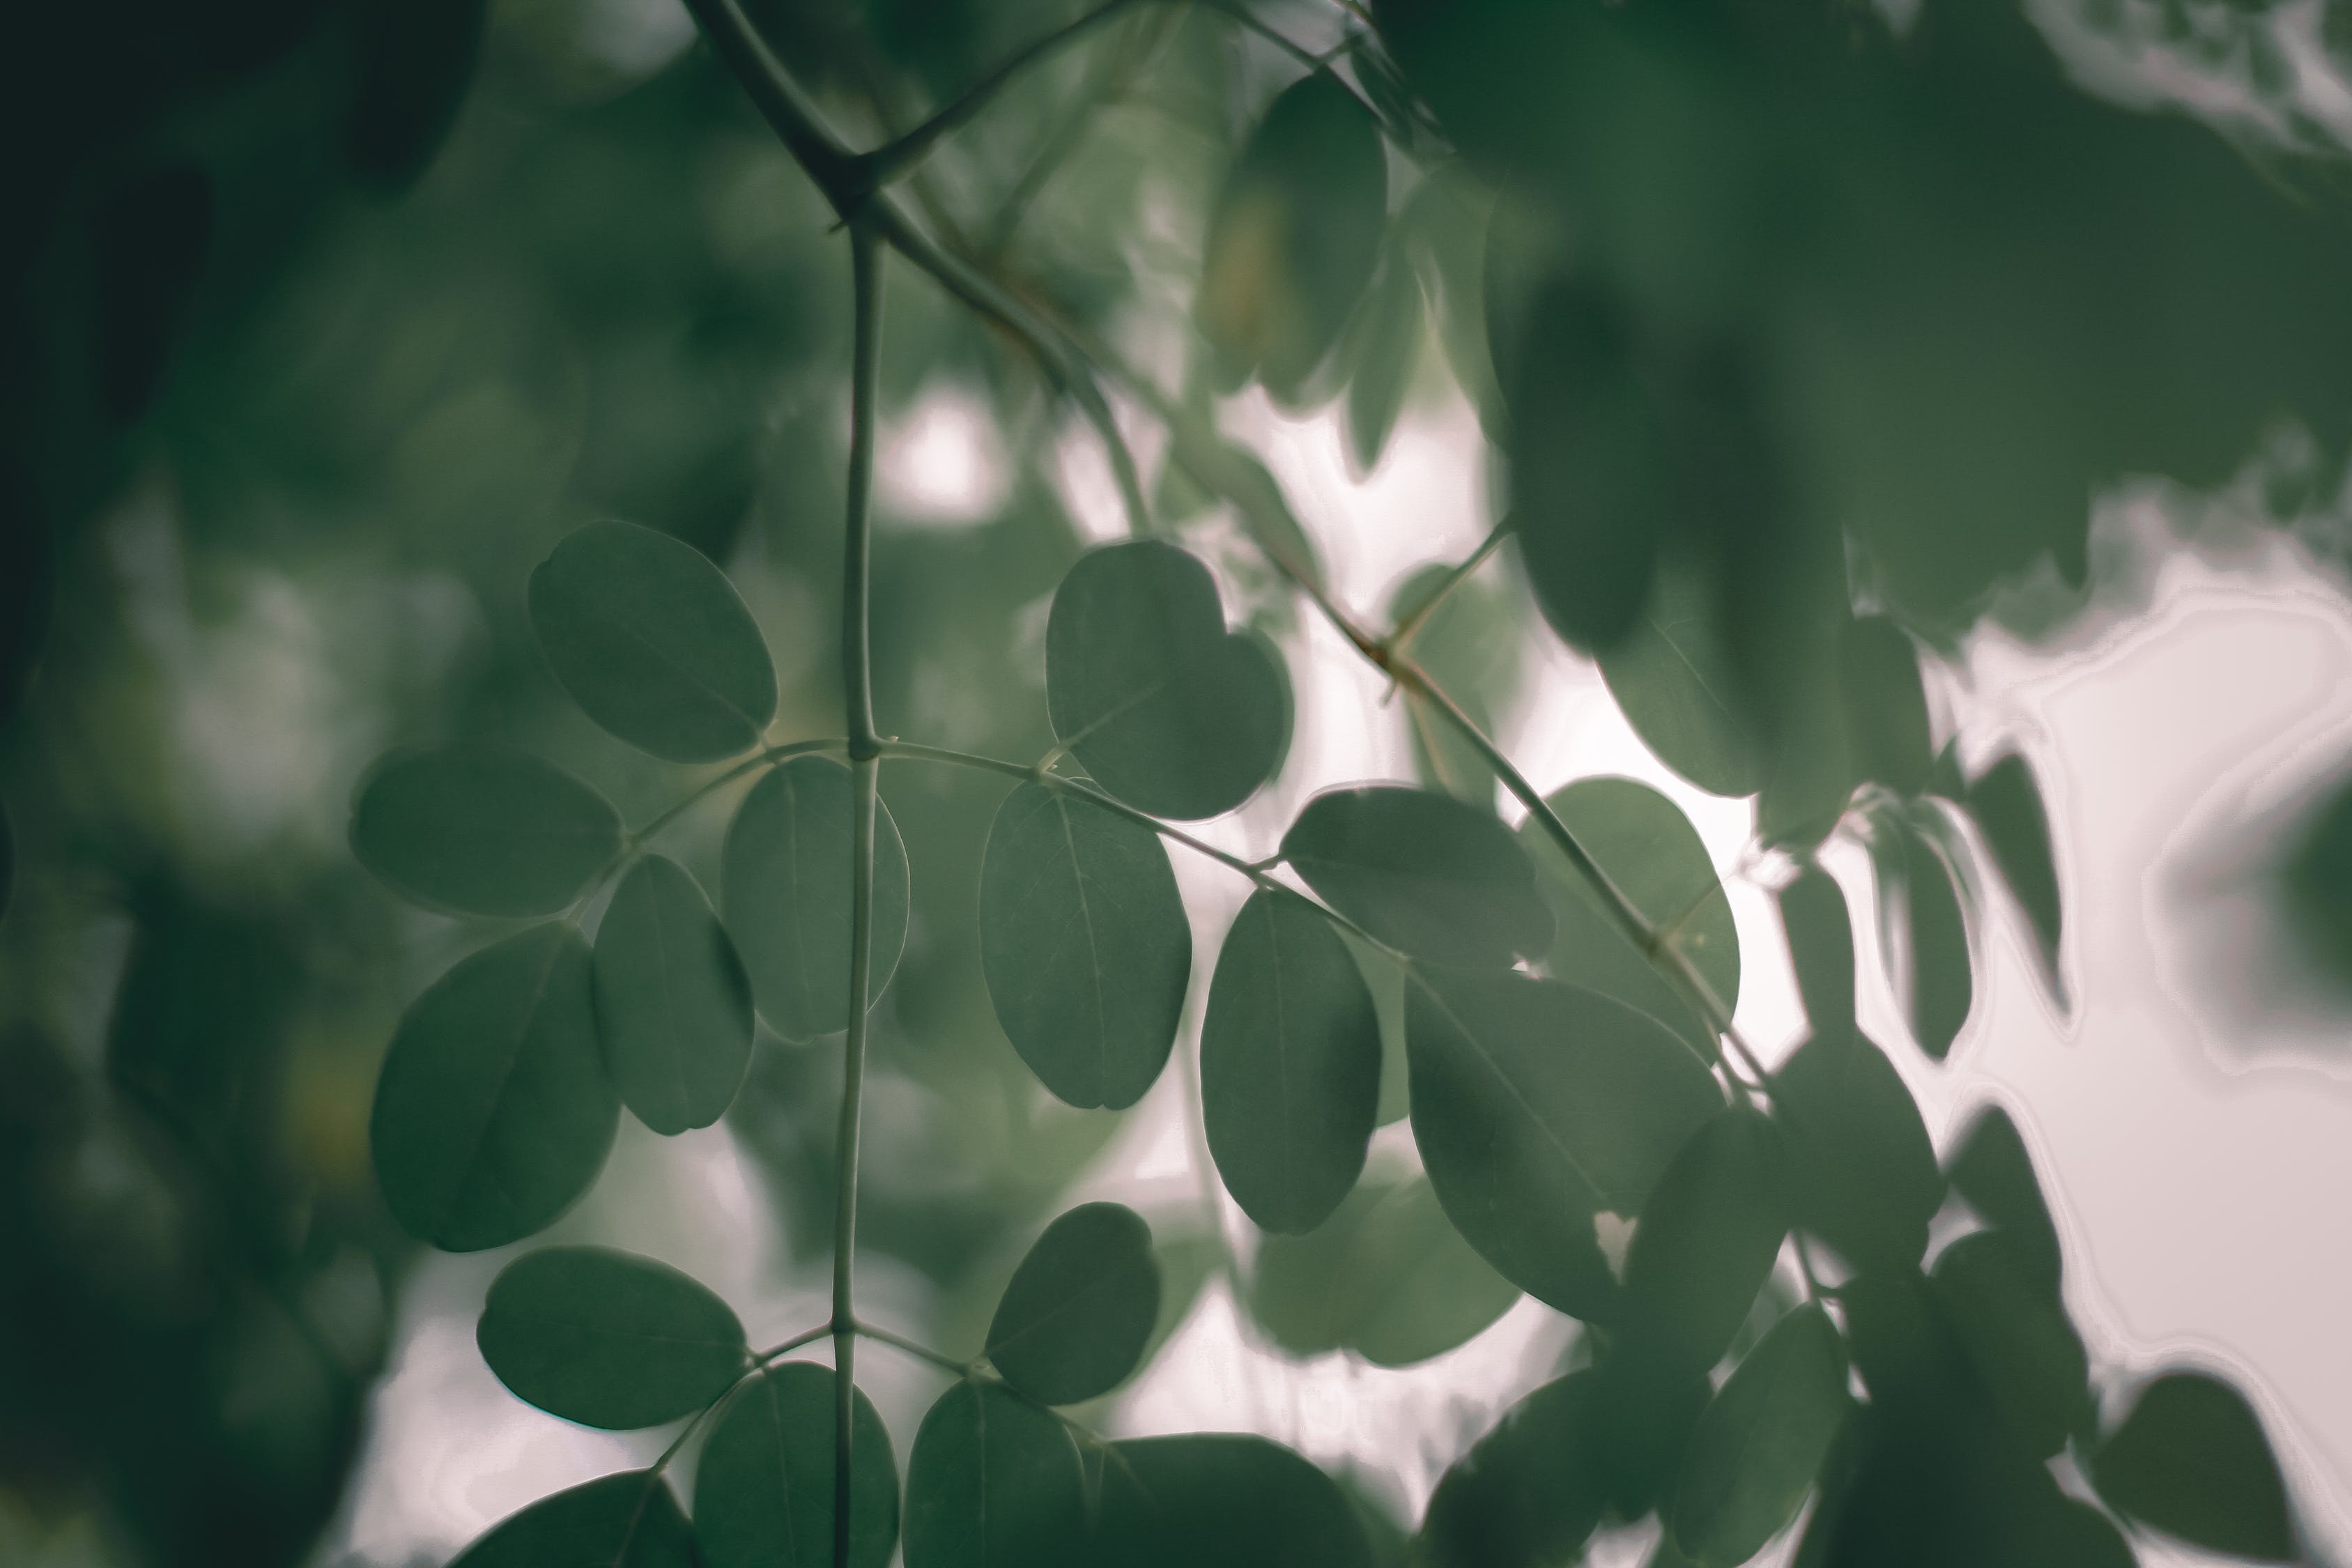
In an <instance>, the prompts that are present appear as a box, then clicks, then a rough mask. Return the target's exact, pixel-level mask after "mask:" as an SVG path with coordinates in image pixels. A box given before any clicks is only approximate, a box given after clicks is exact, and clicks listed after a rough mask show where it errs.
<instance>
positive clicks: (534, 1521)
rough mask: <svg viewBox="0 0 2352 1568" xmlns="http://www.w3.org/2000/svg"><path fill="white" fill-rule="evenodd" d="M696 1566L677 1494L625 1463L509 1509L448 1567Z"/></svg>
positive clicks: (651, 1474)
mask: <svg viewBox="0 0 2352 1568" xmlns="http://www.w3.org/2000/svg"><path fill="white" fill-rule="evenodd" d="M552 1563H564V1564H571V1563H594V1564H596V1565H597V1568H608V1565H609V1568H695V1563H694V1536H693V1532H692V1531H691V1529H690V1528H689V1527H688V1524H687V1522H686V1515H685V1514H683V1513H681V1512H679V1511H678V1507H677V1498H676V1497H675V1496H673V1495H672V1494H671V1492H670V1489H669V1488H668V1486H667V1485H666V1484H665V1483H664V1482H663V1480H662V1479H661V1477H660V1476H658V1475H656V1474H655V1473H654V1472H653V1471H651V1470H623V1471H621V1472H620V1473H619V1474H617V1475H611V1476H600V1477H598V1478H597V1479H594V1480H593V1481H587V1482H584V1483H583V1484H582V1485H580V1486H576V1487H572V1488H570V1489H566V1490H563V1491H560V1492H557V1493H555V1494H553V1495H552V1496H550V1497H543V1498H541V1499H540V1500H538V1501H537V1502H535V1503H533V1504H531V1505H530V1507H529V1508H526V1509H524V1510H522V1511H521V1512H520V1513H513V1514H509V1515H508V1516H507V1517H506V1518H504V1519H502V1520H500V1521H499V1522H498V1523H496V1524H494V1525H492V1526H491V1527H490V1529H489V1530H488V1532H487V1533H485V1534H484V1535H482V1536H481V1537H480V1538H479V1539H478V1540H477V1541H476V1542H474V1543H473V1544H472V1545H471V1546H468V1547H467V1548H466V1550H465V1551H464V1552H460V1553H458V1555H457V1561H456V1562H454V1563H451V1564H450V1565H449V1568H549V1565H550V1564H552Z"/></svg>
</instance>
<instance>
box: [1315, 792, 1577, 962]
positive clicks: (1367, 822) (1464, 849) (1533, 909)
mask: <svg viewBox="0 0 2352 1568" xmlns="http://www.w3.org/2000/svg"><path fill="white" fill-rule="evenodd" d="M1282 858H1284V859H1285V860H1286V861H1288V862H1289V863H1290V865H1291V867H1292V868H1293V869H1295V870H1297V873H1298V874H1299V876H1300V877H1302V878H1304V879H1306V882H1307V886H1308V887H1310V888H1312V889H1315V890H1316V891H1317V892H1318V893H1320V894H1321V895H1322V896H1323V898H1324V900H1325V901H1327V902H1328V903H1329V904H1330V906H1331V907H1332V908H1333V909H1335V910H1339V912H1340V913H1341V914H1343V915H1346V916H1347V917H1348V918H1349V920H1352V921H1355V922H1356V923H1357V924H1358V925H1360V926H1361V927H1363V928H1364V930H1366V931H1370V933H1371V934H1372V935H1373V936H1375V937H1377V938H1378V939H1380V940H1381V942H1386V943H1388V944H1389V945H1390V946H1391V947H1394V948H1397V949H1399V950H1401V951H1402V952H1407V953H1410V954H1412V956H1413V957H1415V958H1423V959H1427V960H1428V961H1429V962H1431V963H1441V964H1450V965H1463V966H1472V965H1477V966H1485V965H1493V966H1496V967H1498V968H1499V967H1506V966H1507V965H1508V964H1509V963H1511V958H1512V955H1513V954H1514V953H1517V954H1520V955H1522V956H1526V957H1533V956H1535V955H1536V954H1538V953H1540V952H1543V951H1544V950H1545V948H1546V947H1548V946H1549V944H1550V942H1551V934H1552V921H1551V910H1549V908H1547V907H1546V906H1545V903H1544V900H1543V897H1542V895H1541V894H1540V893H1538V891H1537V890H1536V881H1535V869H1534V868H1533V867H1532V866H1530V865H1529V864H1528V858H1527V856H1526V854H1525V853H1523V852H1522V851H1521V849H1520V847H1519V845H1518V843H1517V840H1515V839H1514V838H1512V837H1511V833H1510V830H1509V829H1508V828H1507V827H1505V826H1503V825H1502V824H1501V823H1500V822H1498V821H1496V819H1495V817H1494V816H1493V815H1492V814H1490V813H1487V812H1484V811H1480V810H1478V809H1477V808H1476V807H1475V806H1469V805H1464V804H1463V803H1462V802H1460V801H1458V800H1454V799H1452V798H1450V797H1448V796H1445V795H1433V794H1431V793H1430V792H1429V791H1427V790H1417V789H1404V788H1401V787H1398V786H1394V785H1361V786H1358V787H1356V788H1352V789H1336V790H1328V791H1326V792H1325V793H1323V794H1321V795H1317V796H1316V797H1315V798H1314V799H1313V800H1310V801H1308V802H1307V807H1306V809H1305V810H1303V811H1301V812H1300V813H1299V814H1298V819H1297V821H1296V822H1293V823H1292V824H1291V825H1290V831H1289V832H1288V833H1286V834H1284V835H1283V838H1282Z"/></svg>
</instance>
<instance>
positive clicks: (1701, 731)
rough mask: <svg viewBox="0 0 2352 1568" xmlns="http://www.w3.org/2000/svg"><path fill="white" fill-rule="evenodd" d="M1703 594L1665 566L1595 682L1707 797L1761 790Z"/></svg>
mask: <svg viewBox="0 0 2352 1568" xmlns="http://www.w3.org/2000/svg"><path fill="white" fill-rule="evenodd" d="M1714 613H1715V606H1714V605H1711V604H1709V603H1708V600H1707V595H1706V588H1705V586H1704V585H1703V584H1701V582H1700V581H1699V579H1698V578H1697V577H1696V576H1695V575H1693V574H1691V573H1690V572H1689V571H1688V570H1687V569H1685V568H1683V567H1680V566H1677V565H1676V564H1675V563H1674V562H1673V561H1671V560H1669V561H1666V562H1664V563H1661V564H1660V567H1659V570H1658V573H1657V579H1656V581H1655V583H1654V584H1652V586H1651V589H1650V596H1649V601H1648V603H1647V604H1646V605H1644V606H1643V611H1642V614H1641V616H1639V618H1638V619H1636V620H1635V621H1634V623H1633V626H1631V627H1630V628H1629V629H1628V630H1627V631H1626V633H1625V635H1624V636H1623V637H1621V638H1620V639H1619V640H1618V641H1617V642H1616V643H1615V644H1614V645H1612V646H1611V647H1607V648H1604V649H1602V650H1601V656H1600V662H1601V679H1603V680H1605V681H1607V682H1608V684H1609V695H1610V696H1612V697H1613V698H1615V699H1616V700H1617V706H1618V707H1619V708H1621V709H1622V710H1624V714H1625V721H1626V722H1627V723H1629V724H1631V725H1633V732H1634V733H1635V734H1636V735H1639V736H1640V737H1641V738H1642V743H1643V745H1645V746H1647V747H1649V748H1650V750H1651V751H1653V752H1656V753H1657V755H1658V760H1659V761H1660V762H1662V763H1665V764H1666V766H1668V767H1670V768H1672V769H1674V770H1675V772H1676V773H1680V774H1681V775H1682V776H1683V777H1685V778H1686V779H1688V780H1689V781H1690V782H1691V783H1693V784H1696V785H1698V787H1699V788H1701V789H1703V790H1706V791H1707V792H1708V793H1709V794H1712V795H1753V794H1755V793H1756V791H1757V790H1759V789H1760V788H1761V787H1763V784H1764V775H1763V769H1762V768H1761V767H1760V766H1759V763H1758V762H1757V757H1756V749H1757V742H1756V739H1755V736H1754V733H1753V727H1752V725H1751V724H1750V722H1749V721H1748V718H1747V717H1746V714H1745V711H1744V708H1743V704H1742V702H1741V700H1740V697H1739V687H1738V681H1737V680H1736V679H1734V678H1733V674H1732V668H1733V667H1732V662H1731V655H1730V653H1729V652H1728V651H1727V649H1726V648H1725V647H1724V645H1723V638H1722V636H1721V634H1720V633H1719V632H1718V631H1717V629H1716V625H1715V618H1714Z"/></svg>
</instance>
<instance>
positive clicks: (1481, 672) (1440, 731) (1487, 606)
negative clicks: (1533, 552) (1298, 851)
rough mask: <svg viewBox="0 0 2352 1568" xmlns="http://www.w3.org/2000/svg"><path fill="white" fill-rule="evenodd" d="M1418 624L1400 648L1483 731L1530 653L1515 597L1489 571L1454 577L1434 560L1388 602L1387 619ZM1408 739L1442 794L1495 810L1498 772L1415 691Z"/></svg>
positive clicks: (1409, 701) (1505, 703)
mask: <svg viewBox="0 0 2352 1568" xmlns="http://www.w3.org/2000/svg"><path fill="white" fill-rule="evenodd" d="M1449 582H1452V583H1453V584H1454V585H1453V587H1452V588H1450V589H1447V590H1446V593H1445V596H1444V598H1443V599H1441V600H1439V601H1438V603H1437V605H1435V607H1434V608H1433V609H1430V610H1428V611H1427V612H1426V613H1425V614H1422V613H1421V612H1422V606H1423V605H1426V604H1428V603H1429V600H1430V597H1431V595H1433V594H1436V593H1437V592H1438V591H1439V589H1441V588H1443V587H1444V585H1445V584H1447V583H1449ZM1417 614H1419V615H1420V619H1419V621H1418V622H1417V623H1416V624H1415V625H1414V626H1412V635H1411V636H1410V637H1408V638H1407V639H1406V640H1405V642H1404V644H1403V645H1402V646H1403V647H1404V649H1405V650H1406V651H1407V652H1409V653H1410V654H1411V655H1412V658H1413V661H1414V662H1415V663H1417V664H1419V665H1420V666H1421V668H1423V670H1425V671H1427V672H1428V674H1429V677H1430V679H1432V680H1433V681H1434V682H1435V683H1436V684H1437V686H1438V687H1439V688H1440V689H1443V690H1444V692H1445V694H1446V696H1448V697H1449V698H1451V699H1453V700H1454V704H1455V705H1456V706H1457V707H1459V708H1460V709H1461V710H1463V712H1464V713H1465V714H1466V715H1467V716H1468V717H1469V718H1470V720H1471V721H1473V722H1474V723H1475V724H1477V726H1478V727H1479V728H1480V729H1481V730H1482V731H1486V732H1487V733H1489V734H1492V733H1493V732H1494V724H1493V716H1494V715H1495V714H1496V713H1497V712H1501V711H1504V710H1507V708H1508V707H1509V706H1510V704H1511V702H1512V700H1514V699H1515V698H1516V697H1517V693H1518V689H1519V684H1520V679H1521V677H1522V674H1523V671H1522V668H1521V666H1522V665H1523V664H1524V662H1525V656H1526V649H1527V636H1526V633H1527V628H1526V626H1525V624H1524V620H1525V617H1524V616H1522V615H1521V613H1520V610H1519V600H1518V596H1517V595H1516V594H1515V593H1514V592H1513V591H1512V590H1511V589H1510V588H1509V587H1508V586H1507V584H1504V583H1503V582H1502V581H1501V580H1500V577H1499V574H1496V569H1495V568H1494V567H1491V566H1489V567H1487V568H1486V569H1485V570H1483V571H1481V572H1477V573H1474V574H1472V575H1470V576H1469V577H1467V578H1465V579H1462V580H1460V581H1455V580H1454V570H1453V568H1452V567H1450V566H1445V565H1442V564H1439V563H1431V564H1429V565H1427V566H1424V567H1423V568H1422V569H1421V570H1419V571H1417V572H1415V573H1413V574H1412V575H1411V576H1409V577H1407V578H1406V579H1405V580H1404V582H1403V583H1402V584H1400V585H1399V586H1398V588H1397V591H1396V594H1395V596H1394V597H1393V598H1392V599H1391V601H1390V603H1389V619H1390V620H1391V623H1393V624H1395V625H1398V626H1402V625H1403V624H1404V623H1405V622H1406V621H1407V620H1409V619H1411V618H1412V617H1413V616H1415V615H1417ZM1403 701H1404V710H1405V717H1406V719H1407V720H1408V721H1409V723H1410V727H1411V730H1412V742H1413V763H1414V769H1415V772H1416V773H1418V774H1419V775H1420V777H1421V778H1422V780H1423V782H1424V783H1425V784H1427V785H1428V786H1429V787H1430V788H1432V789H1437V790H1442V791H1444V793H1445V794H1447V795H1452V796H1454V798H1455V799H1457V800H1461V801H1465V802H1467V803H1468V804H1469V805H1474V806H1476V807H1478V808H1479V809H1481V810H1485V811H1491V810H1493V809H1494V805H1495V784H1496V780H1495V770H1494V768H1493V767H1492V766H1491V765H1489V764H1488V763H1487V761H1486V758H1485V757H1484V756H1482V755H1481V754H1480V753H1479V752H1478V749H1477V748H1476V747H1475V746H1473V745H1472V744H1471V743H1470V742H1468V741H1467V740H1466V739H1465V738H1464V736H1463V734H1462V731H1460V730H1459V729H1457V728H1456V727H1455V726H1454V724H1453V723H1452V722H1451V721H1449V720H1448V719H1447V718H1446V717H1445V715H1444V712H1443V711H1442V710H1440V709H1439V708H1438V706H1437V704H1436V703H1434V702H1433V701H1431V700H1429V699H1428V698H1427V697H1425V696H1424V695H1423V694H1422V693H1421V692H1420V691H1419V690H1418V689H1414V688H1410V687H1408V688H1407V689H1405V691H1404V693H1403Z"/></svg>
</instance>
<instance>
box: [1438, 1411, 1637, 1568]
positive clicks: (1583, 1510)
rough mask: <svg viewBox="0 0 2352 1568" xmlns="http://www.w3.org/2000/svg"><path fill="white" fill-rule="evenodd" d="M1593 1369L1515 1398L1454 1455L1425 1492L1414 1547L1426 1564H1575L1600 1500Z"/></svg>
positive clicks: (1467, 1567)
mask: <svg viewBox="0 0 2352 1568" xmlns="http://www.w3.org/2000/svg"><path fill="white" fill-rule="evenodd" d="M1599 1400H1600V1395H1599V1379H1598V1378H1597V1376H1596V1375H1595V1374H1594V1373H1591V1372H1580V1373H1570V1375H1569V1376H1567V1377H1563V1378H1560V1379H1559V1380H1558V1381H1557V1382H1553V1383H1548V1384H1544V1385H1543V1386H1542V1387H1541V1388H1538V1389H1537V1390H1536V1391H1535V1392H1534V1393H1533V1394H1528V1396H1527V1397H1526V1398H1524V1399H1522V1400H1520V1401H1519V1402H1518V1403H1517V1405H1512V1406H1511V1407H1510V1409H1508V1410H1507V1411H1506V1412H1504V1414H1503V1418H1502V1419H1501V1420H1500V1421H1498V1422H1496V1424H1495V1428H1494V1430H1492V1431H1490V1432H1488V1433H1487V1434H1486V1436H1484V1437H1481V1438H1479V1439H1478V1441H1477V1443H1476V1444H1475V1446H1474V1447H1472V1448H1471V1450H1470V1451H1469V1452H1468V1453H1467V1454H1465V1455H1464V1456H1463V1457H1462V1458H1459V1459H1456V1460H1455V1461H1454V1464H1453V1466H1452V1468H1449V1469H1448V1470H1447V1471H1446V1472H1445V1474H1444V1476H1443V1477H1441V1478H1440V1479H1439V1480H1438V1483H1437V1489H1436V1491H1434V1492H1433V1493H1432V1494H1431V1496H1430V1500H1429V1510H1428V1512H1427V1514H1426V1515H1425V1516H1424V1517H1423V1520H1422V1524H1421V1533H1420V1536H1419V1538H1418V1540H1417V1541H1416V1542H1415V1545H1416V1547H1417V1548H1418V1560H1419V1561H1421V1562H1423V1563H1427V1564H1428V1568H1549V1565H1550V1564H1553V1563H1573V1562H1575V1561H1577V1560H1578V1558H1579V1557H1580V1555H1581V1553H1582V1551H1583V1547H1584V1542H1585V1539H1586V1538H1587V1537H1588V1536H1590V1535H1591V1533H1592V1531H1593V1527H1594V1526H1595V1525H1597V1524H1599V1523H1600V1522H1601V1507H1602V1505H1603V1502H1604V1501H1605V1499H1604V1496H1603V1492H1602V1489H1601V1481H1600V1479H1599V1477H1598V1476H1597V1475H1596V1474H1595V1472H1594V1470H1593V1468H1592V1466H1591V1463H1590V1461H1589V1458H1588V1455H1589V1452H1590V1449H1591V1445H1592V1442H1593V1437H1594V1433H1595V1431H1596V1430H1597V1424H1598V1420H1599V1414H1600V1403H1599Z"/></svg>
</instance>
